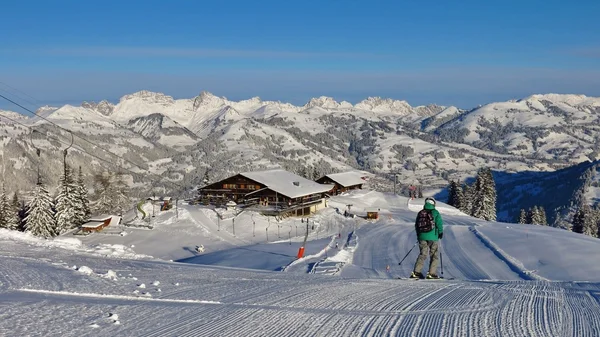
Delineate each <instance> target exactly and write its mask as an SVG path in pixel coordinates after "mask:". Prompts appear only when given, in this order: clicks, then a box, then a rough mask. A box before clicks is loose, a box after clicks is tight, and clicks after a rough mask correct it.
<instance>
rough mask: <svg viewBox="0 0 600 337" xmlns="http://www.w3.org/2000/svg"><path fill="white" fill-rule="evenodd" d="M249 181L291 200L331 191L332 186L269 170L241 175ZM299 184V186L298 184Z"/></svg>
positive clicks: (285, 172) (289, 173)
mask: <svg viewBox="0 0 600 337" xmlns="http://www.w3.org/2000/svg"><path fill="white" fill-rule="evenodd" d="M240 175H241V176H244V177H246V178H248V179H252V180H254V181H256V182H258V183H261V184H263V185H265V186H267V187H268V188H269V189H270V190H273V191H275V192H277V193H279V194H283V195H285V196H286V197H289V198H298V197H302V196H305V195H309V194H315V193H323V192H327V191H330V190H331V189H332V188H333V186H332V185H323V184H319V183H317V182H314V181H312V180H308V179H306V178H302V177H301V176H298V175H295V174H293V173H291V172H288V171H285V170H280V169H277V170H268V171H256V172H244V173H240ZM296 183H297V184H296Z"/></svg>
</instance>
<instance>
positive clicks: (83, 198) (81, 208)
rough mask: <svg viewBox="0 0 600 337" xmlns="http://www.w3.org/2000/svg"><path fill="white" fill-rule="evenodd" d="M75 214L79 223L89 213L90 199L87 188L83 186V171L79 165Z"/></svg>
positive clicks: (87, 217) (81, 222)
mask: <svg viewBox="0 0 600 337" xmlns="http://www.w3.org/2000/svg"><path fill="white" fill-rule="evenodd" d="M77 197H78V205H77V214H78V216H79V224H83V223H84V222H85V221H86V220H87V219H89V217H90V215H91V211H90V201H89V199H88V189H87V187H86V186H85V181H84V180H83V173H82V172H81V166H79V174H78V176H77Z"/></svg>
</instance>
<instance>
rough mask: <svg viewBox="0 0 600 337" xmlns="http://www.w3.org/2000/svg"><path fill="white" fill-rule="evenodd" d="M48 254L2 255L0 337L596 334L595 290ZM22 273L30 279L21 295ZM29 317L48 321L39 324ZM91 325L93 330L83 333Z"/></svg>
mask: <svg viewBox="0 0 600 337" xmlns="http://www.w3.org/2000/svg"><path fill="white" fill-rule="evenodd" d="M55 253H58V252H55ZM57 255H58V256H56V257H55V258H54V259H60V260H49V261H44V260H40V259H37V260H36V259H32V258H22V257H4V258H3V261H5V262H6V263H3V265H2V267H1V268H2V275H3V276H2V285H1V286H0V308H2V309H3V310H0V335H32V331H35V333H34V334H33V335H35V334H39V335H44V336H46V335H64V336H81V335H87V334H90V333H93V334H94V335H95V336H115V335H127V336H219V335H221V336H234V337H235V336H258V335H262V336H330V335H336V336H428V335H443V336H508V335H510V336H595V335H597V334H598V332H599V331H600V326H599V325H600V304H599V301H598V299H599V298H600V295H599V294H600V285H599V284H595V283H564V282H545V281H459V280H454V281H452V280H440V281H404V280H385V279H372V278H371V279H356V278H344V277H335V278H332V277H328V276H319V275H307V274H290V273H267V272H255V271H249V270H235V269H227V268H214V267H203V266H196V265H187V264H177V263H162V262H152V261H128V260H110V259H100V258H85V259H82V258H81V257H78V256H65V255H61V254H57ZM59 261H64V262H63V263H64V266H62V265H60V264H58V262H59ZM72 264H77V265H82V264H85V265H88V266H90V268H91V269H93V270H94V271H95V272H98V273H102V272H103V271H104V270H107V269H112V270H116V271H117V272H118V273H119V274H120V275H121V276H120V277H119V279H117V280H115V281H112V280H107V279H104V278H100V277H97V276H95V275H90V276H88V275H80V274H78V273H77V272H76V271H74V270H71V269H69V268H67V267H66V266H68V265H72ZM13 268H16V269H13ZM10 270H18V271H20V272H9V271H10ZM37 270H39V271H40V272H36V271H37ZM48 274H52V275H53V276H52V278H51V282H48V276H47V275H48ZM129 274H133V275H134V276H135V278H136V279H135V280H134V279H133V277H132V276H128V275H129ZM22 275H28V276H29V278H30V279H29V283H28V284H29V286H25V287H24V284H23V281H24V277H23V276H22ZM154 280H160V287H161V288H162V292H160V293H159V292H156V289H155V287H157V286H153V285H152V284H153V283H154V282H153V281H154ZM140 283H145V284H147V285H150V286H148V287H147V288H146V289H145V290H147V291H148V292H150V293H151V294H152V296H150V297H143V296H141V295H134V294H133V292H132V291H133V290H135V289H138V287H137V284H140ZM20 289H22V290H20ZM90 290H93V291H90ZM232 290H233V291H232ZM7 308H10V310H4V309H7ZM39 308H43V310H44V312H46V313H48V314H47V315H46V316H42V317H40V311H39V310H40V309H39ZM109 312H112V313H117V314H118V315H119V319H120V323H121V324H120V325H115V324H112V323H110V322H108V320H107V318H106V317H107V316H108V313H109ZM93 324H96V325H98V326H99V327H98V328H95V329H94V330H90V329H92V328H90V327H89V326H91V325H93Z"/></svg>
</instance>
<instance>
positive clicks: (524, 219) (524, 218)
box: [519, 208, 527, 224]
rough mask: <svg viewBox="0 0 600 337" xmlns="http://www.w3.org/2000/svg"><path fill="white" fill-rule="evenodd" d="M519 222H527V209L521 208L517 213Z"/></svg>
mask: <svg viewBox="0 0 600 337" xmlns="http://www.w3.org/2000/svg"><path fill="white" fill-rule="evenodd" d="M519 223H520V224H526V223H527V211H525V209H523V208H521V213H520V214H519Z"/></svg>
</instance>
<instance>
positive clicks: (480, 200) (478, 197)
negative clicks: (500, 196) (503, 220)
mask: <svg viewBox="0 0 600 337" xmlns="http://www.w3.org/2000/svg"><path fill="white" fill-rule="evenodd" d="M471 193H472V194H473V196H472V198H473V211H472V213H471V215H472V216H474V217H476V218H480V219H484V220H487V221H495V220H496V183H495V182H494V176H493V175H492V170H491V169H489V168H481V169H480V170H479V171H478V172H477V177H476V180H475V184H474V190H472V192H471Z"/></svg>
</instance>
